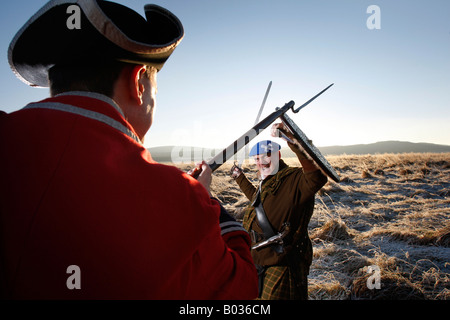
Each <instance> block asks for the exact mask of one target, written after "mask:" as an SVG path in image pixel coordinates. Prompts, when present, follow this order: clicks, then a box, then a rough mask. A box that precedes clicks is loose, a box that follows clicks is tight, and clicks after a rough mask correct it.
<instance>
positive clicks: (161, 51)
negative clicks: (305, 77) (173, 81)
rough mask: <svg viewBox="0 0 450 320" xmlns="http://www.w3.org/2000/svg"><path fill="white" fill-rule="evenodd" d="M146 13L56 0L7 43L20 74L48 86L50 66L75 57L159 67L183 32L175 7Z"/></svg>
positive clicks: (148, 8) (97, 2)
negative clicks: (173, 12)
mask: <svg viewBox="0 0 450 320" xmlns="http://www.w3.org/2000/svg"><path fill="white" fill-rule="evenodd" d="M144 10H145V16H146V19H145V18H144V17H142V16H141V15H140V14H138V13H137V12H135V11H134V10H132V9H130V8H128V7H125V6H123V5H120V4H117V3H114V2H109V1H104V0H52V1H49V2H48V3H47V4H46V5H45V6H44V7H42V8H41V9H40V10H39V11H38V12H37V13H36V14H35V15H34V16H33V17H31V18H30V20H28V21H27V23H26V24H25V25H24V26H23V27H22V28H21V29H20V30H19V32H18V33H17V34H16V36H15V37H14V39H13V40H12V41H11V44H10V45H9V49H8V60H9V64H10V66H11V68H12V70H13V72H14V73H15V74H16V76H17V77H18V78H19V79H20V80H22V81H23V82H25V83H26V84H28V85H30V86H35V87H48V86H49V84H48V70H49V69H50V68H51V67H53V66H54V65H59V64H65V65H70V64H71V63H75V62H78V63H79V62H83V61H89V62H95V61H104V60H118V61H124V62H129V63H136V64H145V65H151V66H154V67H156V69H158V70H160V69H161V68H162V66H163V65H164V63H165V62H166V60H167V59H168V58H169V56H170V55H171V54H172V52H173V51H174V50H175V48H176V46H177V45H178V44H179V43H180V41H181V40H182V38H183V36H184V30H183V25H182V24H181V22H180V20H179V19H178V18H177V17H176V16H175V15H174V14H172V13H171V12H170V11H168V10H166V9H164V8H162V7H160V6H157V5H145V6H144Z"/></svg>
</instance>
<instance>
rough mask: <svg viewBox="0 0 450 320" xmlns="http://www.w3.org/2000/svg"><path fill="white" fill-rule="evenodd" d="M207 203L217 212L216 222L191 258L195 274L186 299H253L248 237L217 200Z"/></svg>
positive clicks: (254, 285)
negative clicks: (188, 297) (191, 289)
mask: <svg viewBox="0 0 450 320" xmlns="http://www.w3.org/2000/svg"><path fill="white" fill-rule="evenodd" d="M203 199H204V198H203ZM208 201H209V204H208V205H207V206H208V207H209V206H212V207H214V209H215V210H220V215H219V219H218V220H219V221H217V223H216V224H215V226H214V227H213V228H212V230H211V232H210V233H209V234H208V236H207V237H205V239H204V240H203V241H202V243H201V245H200V246H199V248H198V250H197V252H196V253H195V256H194V258H193V259H192V264H193V265H192V266H191V270H192V272H193V273H195V275H194V276H193V279H192V280H191V281H192V282H193V284H192V286H191V288H193V289H194V288H195V289H194V291H193V292H191V293H190V294H189V296H190V299H233V300H236V299H237V300H241V299H242V300H251V299H255V298H257V296H258V276H257V272H256V268H255V265H254V263H253V259H252V257H251V254H250V246H251V240H250V237H249V235H248V233H247V231H246V230H245V229H244V228H243V227H242V225H241V224H240V223H239V222H237V221H236V220H235V219H234V218H233V217H232V216H230V215H229V214H228V213H227V211H226V210H225V209H224V208H223V207H222V206H221V205H220V203H219V201H218V200H216V199H208Z"/></svg>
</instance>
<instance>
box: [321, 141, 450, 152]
mask: <svg viewBox="0 0 450 320" xmlns="http://www.w3.org/2000/svg"><path fill="white" fill-rule="evenodd" d="M319 149H320V152H322V153H323V154H324V155H331V154H335V155H339V154H344V153H345V154H376V153H411V152H414V153H424V152H431V153H443V152H450V146H446V145H440V144H433V143H413V142H405V141H382V142H376V143H370V144H355V145H351V146H331V147H321V148H319Z"/></svg>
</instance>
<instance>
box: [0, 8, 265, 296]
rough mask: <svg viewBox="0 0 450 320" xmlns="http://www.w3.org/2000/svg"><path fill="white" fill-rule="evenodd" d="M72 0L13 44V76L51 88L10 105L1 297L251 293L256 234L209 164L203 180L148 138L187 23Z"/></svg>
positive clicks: (151, 11)
mask: <svg viewBox="0 0 450 320" xmlns="http://www.w3.org/2000/svg"><path fill="white" fill-rule="evenodd" d="M73 5H74V4H73V1H67V3H64V1H60V0H58V1H50V2H49V3H48V4H47V5H46V6H45V7H44V8H42V9H41V10H40V11H38V13H37V14H36V15H35V16H33V17H32V18H31V19H30V20H29V21H28V22H27V23H26V24H25V26H24V27H23V28H22V29H21V30H20V31H19V33H18V34H17V35H16V37H15V38H14V39H13V41H12V42H11V45H10V48H9V62H10V64H11V67H12V69H13V71H14V72H15V73H16V75H17V76H18V77H19V78H20V79H21V80H23V81H24V82H26V83H27V84H29V85H33V86H41V87H43V86H44V87H45V86H50V91H51V97H50V98H48V99H46V100H43V101H40V102H36V103H30V104H29V105H27V106H26V107H25V108H23V109H21V110H19V111H16V112H13V113H11V114H6V113H4V112H1V113H0V150H1V152H2V155H1V157H0V168H1V169H2V178H1V179H0V249H1V251H0V288H1V290H0V293H1V297H2V298H6V299H253V298H255V297H256V296H257V275H256V270H255V267H254V264H253V260H252V258H251V255H250V239H249V236H248V234H247V232H246V231H245V230H244V229H243V228H242V227H241V226H240V224H239V223H237V222H236V221H235V220H234V219H233V218H232V217H231V216H230V215H228V214H227V212H226V211H225V209H224V208H223V207H222V206H221V205H220V203H219V202H218V201H217V200H216V199H213V198H211V195H210V193H209V185H210V183H211V170H209V167H208V166H207V165H206V164H204V163H203V164H202V169H203V171H202V174H201V175H200V176H199V178H198V180H195V179H193V178H192V177H191V176H189V175H187V174H185V173H183V172H181V171H179V170H178V169H176V168H175V167H170V166H166V165H162V164H158V163H156V162H154V161H153V160H152V158H151V155H150V154H149V152H148V151H147V150H146V149H145V148H144V147H143V145H142V140H143V138H144V135H145V133H146V132H147V130H148V129H149V128H150V126H151V124H152V121H153V109H154V105H155V95H156V74H157V71H159V70H160V69H161V68H162V66H163V64H164V62H165V61H166V60H167V58H168V57H169V56H170V54H171V53H172V52H173V50H174V49H175V47H176V46H177V45H178V43H179V42H180V41H181V39H182V37H183V28H182V25H181V23H180V22H179V20H178V19H177V18H176V17H175V16H174V15H173V14H172V13H170V12H169V11H167V10H165V9H163V8H161V7H158V6H155V5H147V6H145V13H146V18H147V19H144V18H143V17H142V16H140V15H139V14H137V13H136V12H134V11H132V10H130V9H128V8H126V7H124V6H121V5H118V4H115V3H112V2H107V1H95V0H79V1H78V2H77V3H76V5H75V6H76V7H77V8H79V9H77V8H75V9H74V7H73ZM69 7H70V9H72V10H74V11H73V12H76V11H77V10H79V12H80V13H81V15H80V19H81V20H80V21H79V22H80V24H79V25H80V26H81V28H80V29H75V30H73V29H71V28H69V24H68V20H67V19H68V14H67V12H72V11H70V10H68V9H69ZM75 18H76V17H74V19H75ZM71 22H73V21H72V20H71Z"/></svg>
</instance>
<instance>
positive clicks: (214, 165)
mask: <svg viewBox="0 0 450 320" xmlns="http://www.w3.org/2000/svg"><path fill="white" fill-rule="evenodd" d="M332 85H333V84H330V85H329V86H328V87H326V88H325V89H323V90H322V91H320V92H319V93H318V94H316V95H315V96H314V97H312V98H311V99H309V100H308V101H306V102H305V103H304V104H302V105H301V106H300V107H298V108H297V109H294V105H295V102H294V101H292V100H291V101H289V102H288V103H286V104H285V105H284V106H283V107H281V108H277V109H276V110H275V111H274V112H272V113H271V114H269V115H268V116H267V117H265V118H264V119H262V120H261V121H260V122H258V123H257V124H256V125H254V126H253V127H252V128H251V129H250V130H248V131H247V132H245V133H244V134H243V135H242V136H241V137H239V138H238V139H237V140H235V141H234V142H233V143H231V144H230V145H229V146H228V147H226V148H225V149H223V150H222V151H221V152H219V153H218V154H216V155H215V156H214V157H213V158H212V159H210V160H208V161H206V163H207V164H208V165H209V167H210V168H211V170H212V171H213V172H214V171H215V170H217V169H218V168H219V167H220V166H221V165H222V164H224V163H225V162H226V161H227V160H228V159H230V158H231V157H233V156H234V155H235V154H236V153H237V152H238V151H239V150H241V149H242V148H243V147H244V146H245V145H247V144H248V143H249V142H250V141H251V140H253V139H254V138H255V137H256V136H257V135H259V134H260V133H261V132H262V131H263V130H264V129H266V128H267V127H268V126H269V125H270V124H272V123H273V122H274V121H275V120H277V119H278V118H281V120H282V121H283V122H284V123H285V124H286V126H287V127H288V128H289V130H290V131H291V132H292V134H293V135H294V137H295V138H296V139H299V142H300V144H301V145H302V147H303V148H304V149H305V151H306V152H307V153H308V154H309V155H310V156H311V157H312V159H313V160H314V161H315V162H316V163H317V164H318V165H319V167H320V169H321V170H322V171H323V172H324V173H325V174H327V175H328V176H329V177H330V178H332V179H333V180H335V181H336V182H339V176H338V175H337V173H336V172H335V171H334V169H333V168H332V167H331V165H330V164H329V163H328V162H327V160H326V159H325V158H324V157H323V156H322V155H321V154H320V151H319V150H318V149H317V148H315V147H314V146H312V145H311V144H310V142H309V141H308V140H307V137H306V136H305V134H304V133H303V132H301V130H300V129H299V128H298V126H297V125H295V123H294V122H293V121H292V119H290V118H289V117H288V116H287V115H286V112H287V111H288V110H289V109H292V112H294V113H297V112H299V111H300V110H301V109H302V108H304V107H306V106H307V105H308V104H310V103H311V102H312V101H314V100H315V99H316V98H317V97H319V96H320V95H321V94H323V93H324V92H325V91H326V90H328V89H329V88H330V87H331V86H332ZM305 146H306V147H305ZM311 153H313V154H316V155H314V156H313V155H311ZM200 172H201V170H194V172H193V173H192V174H191V175H192V176H193V177H194V178H195V177H197V176H198V175H199V174H200Z"/></svg>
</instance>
